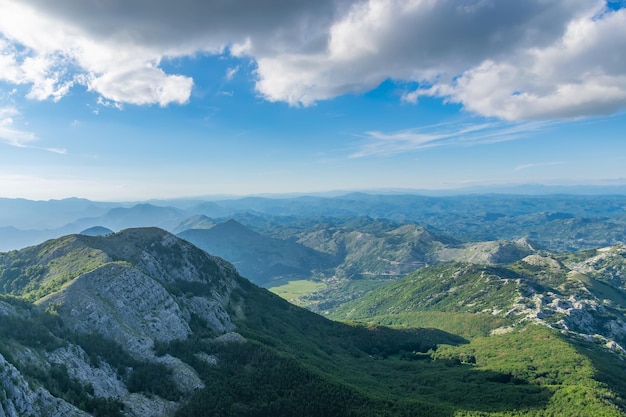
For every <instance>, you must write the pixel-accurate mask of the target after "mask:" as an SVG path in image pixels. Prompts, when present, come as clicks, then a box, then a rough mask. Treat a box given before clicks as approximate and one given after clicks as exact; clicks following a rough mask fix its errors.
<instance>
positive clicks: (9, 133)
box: [0, 107, 37, 148]
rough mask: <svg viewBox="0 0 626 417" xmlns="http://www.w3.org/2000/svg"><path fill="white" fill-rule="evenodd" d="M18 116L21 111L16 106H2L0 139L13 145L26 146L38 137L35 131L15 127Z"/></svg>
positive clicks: (0, 110)
mask: <svg viewBox="0 0 626 417" xmlns="http://www.w3.org/2000/svg"><path fill="white" fill-rule="evenodd" d="M16 116H19V112H18V111H17V110H16V109H15V108H13V107H4V108H0V140H1V141H3V142H5V143H6V144H8V145H11V146H16V147H18V148H26V147H28V146H29V144H30V143H31V142H33V141H35V140H37V137H36V136H35V134H34V133H33V132H28V131H25V130H22V129H19V128H16V127H14V118H15V117H16Z"/></svg>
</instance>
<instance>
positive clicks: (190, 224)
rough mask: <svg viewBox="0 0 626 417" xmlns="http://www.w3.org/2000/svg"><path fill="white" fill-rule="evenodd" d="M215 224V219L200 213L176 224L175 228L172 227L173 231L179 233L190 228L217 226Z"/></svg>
mask: <svg viewBox="0 0 626 417" xmlns="http://www.w3.org/2000/svg"><path fill="white" fill-rule="evenodd" d="M215 224H216V223H215V221H213V219H211V218H209V217H207V216H205V215H204V214H198V215H195V216H191V217H189V218H188V219H185V220H183V221H181V222H180V223H178V224H177V225H176V226H174V228H172V230H171V232H172V233H174V234H177V233H181V232H184V231H185V230H189V229H210V228H212V227H213V226H215Z"/></svg>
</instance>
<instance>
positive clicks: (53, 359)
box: [0, 229, 541, 416]
mask: <svg viewBox="0 0 626 417" xmlns="http://www.w3.org/2000/svg"><path fill="white" fill-rule="evenodd" d="M0 271H1V273H0V282H1V284H2V288H3V291H2V292H3V293H4V294H7V295H2V296H0V316H2V319H1V320H0V336H1V338H0V388H1V389H0V410H2V411H3V412H4V413H5V414H7V413H8V415H31V414H32V415H47V416H83V415H98V416H103V415H112V416H113V415H115V416H122V415H129V416H161V415H163V416H164V415H172V414H173V413H177V414H176V415H181V416H182V415H185V416H189V415H242V412H243V411H242V410H243V409H248V410H252V411H250V412H254V415H268V414H271V415H278V416H280V415H284V416H287V415H294V414H297V415H303V416H307V415H311V416H312V415H319V414H320V413H321V414H330V415H345V414H354V415H363V416H366V415H372V414H371V413H374V414H375V415H390V414H389V413H395V412H394V411H393V410H398V411H400V412H402V413H409V412H411V410H413V411H415V410H430V411H433V412H435V413H436V414H435V415H445V414H446V413H447V410H449V409H450V406H448V405H446V404H443V403H442V404H432V403H431V402H430V401H427V400H425V399H419V398H416V399H409V398H404V396H403V395H402V394H401V391H400V387H399V386H398V384H397V382H396V383H393V384H391V386H394V387H395V388H394V389H395V390H397V392H393V393H392V392H390V395H391V397H392V399H391V400H382V399H381V398H379V396H378V394H377V391H378V390H386V389H387V388H385V385H383V384H381V383H379V382H377V380H376V379H375V378H374V377H373V375H371V373H372V372H379V371H382V370H387V371H391V370H392V369H393V366H394V365H393V364H391V363H389V364H387V363H382V362H381V363H377V364H375V366H374V369H372V368H371V367H370V366H369V365H371V358H370V355H371V354H372V353H373V352H384V353H386V354H394V353H396V354H397V353H398V352H399V350H400V349H405V350H410V351H413V350H415V351H423V352H425V351H426V350H428V349H433V348H436V346H437V344H439V343H452V344H456V343H460V342H463V339H461V338H459V337H456V336H453V335H449V334H446V333H445V332H440V331H435V330H414V331H395V330H391V329H385V328H372V329H367V328H363V327H353V326H346V325H341V324H338V323H333V322H330V321H328V320H326V319H323V318H321V317H319V316H316V315H314V314H313V313H310V312H308V311H306V310H301V309H298V308H296V307H293V306H291V305H290V304H288V303H287V302H285V301H283V300H282V299H280V298H278V297H276V296H274V295H272V294H270V293H268V292H266V291H265V290H262V289H260V288H258V287H256V286H254V285H252V284H251V283H249V281H247V280H245V279H243V278H241V277H239V276H238V275H237V273H236V272H235V270H234V269H233V268H232V266H231V265H230V264H228V263H226V262H224V261H223V260H221V259H219V258H215V257H212V256H210V255H208V254H206V252H203V251H201V250H199V249H198V248H196V247H195V246H193V245H191V244H189V243H188V242H185V241H184V240H181V239H178V238H176V237H175V236H173V235H171V234H169V233H167V232H164V231H162V230H160V229H129V230H124V231H122V232H120V233H116V234H113V235H109V236H95V237H94V236H84V235H71V236H66V237H63V238H60V239H56V240H51V241H48V242H45V243H44V244H41V245H38V246H35V247H30V248H27V249H24V250H21V251H14V252H10V253H6V254H1V255H0ZM26 300H32V301H34V303H31V302H28V301H26ZM442 366H443V365H442ZM406 376H407V378H408V373H407V374H406ZM385 379H386V380H388V382H390V381H391V380H390V379H388V378H385ZM360 381H362V382H364V384H365V385H364V386H363V387H360V388H359V389H356V388H355V384H360ZM539 400H541V398H539ZM534 401H537V399H535V400H534ZM241 407H243V409H242V408H241ZM442 413H443V414H442Z"/></svg>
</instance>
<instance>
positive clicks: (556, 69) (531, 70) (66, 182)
mask: <svg viewBox="0 0 626 417" xmlns="http://www.w3.org/2000/svg"><path fill="white" fill-rule="evenodd" d="M52 3H54V4H52ZM625 110H626V9H624V2H623V1H611V2H605V1H592V0H561V1H557V2H545V1H542V0H527V1H524V2H510V1H506V0H456V1H452V0H438V1H434V0H419V1H418V0H415V1H411V0H358V1H352V2H349V1H333V0H324V1H322V0H320V1H317V2H310V1H304V0H289V1H287V0H262V1H261V0H259V1H254V2H253V1H250V0H248V1H243V0H233V1H231V2H221V1H220V2H217V1H200V0H180V1H177V2H171V1H165V0H152V1H147V0H132V1H128V0H124V1H122V0H109V1H107V2H100V1H96V0H81V1H79V0H57V1H55V2H49V1H45V0H0V197H22V198H29V199H50V198H65V197H71V196H78V197H86V198H90V199H95V200H118V201H119V200H125V201H137V200H144V199H150V198H172V197H195V196H209V195H216V194H220V195H223V194H229V195H246V194H261V193H292V192H297V193H306V192H321V191H330V190H358V189H365V190H372V189H388V188H410V189H450V188H459V187H466V186H474V185H490V184H497V185H502V184H520V183H541V184H555V185H556V184H558V185H573V184H603V185H604V184H624V183H626V111H625Z"/></svg>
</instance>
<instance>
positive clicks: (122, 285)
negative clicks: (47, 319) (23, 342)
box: [44, 263, 191, 357]
mask: <svg viewBox="0 0 626 417" xmlns="http://www.w3.org/2000/svg"><path fill="white" fill-rule="evenodd" d="M44 304H45V305H50V304H57V305H59V314H61V316H62V317H63V319H64V321H65V322H66V324H67V325H68V326H69V327H70V328H72V329H73V330H76V331H78V332H81V333H98V334H101V335H102V336H104V337H107V338H110V339H113V340H115V341H116V342H118V343H119V344H121V345H122V346H124V347H125V348H126V349H127V350H128V351H129V352H131V353H133V354H135V355H136V356H137V357H146V356H152V355H151V353H150V351H151V349H152V347H153V345H154V342H155V341H164V342H168V341H171V340H174V339H186V338H187V336H188V335H189V334H190V333H191V329H190V328H189V325H188V324H187V322H186V321H185V317H184V315H183V312H182V311H181V309H180V307H179V306H178V304H177V303H176V301H175V300H174V298H173V297H172V296H171V295H170V294H169V293H168V292H167V291H166V290H165V288H164V287H163V286H162V285H161V284H159V283H158V282H157V281H155V280H154V279H152V278H150V277H149V276H147V275H146V274H144V273H143V272H141V271H140V270H138V269H136V268H134V267H131V266H128V265H125V264H118V263H110V264H106V265H103V266H101V267H99V268H97V269H95V270H94V271H91V272H89V273H87V274H84V275H82V276H80V277H79V278H77V279H76V280H75V281H74V282H73V283H72V285H70V286H68V287H66V288H65V289H63V290H61V291H60V292H58V293H56V294H53V295H52V296H50V297H49V298H48V299H47V300H46V301H45V303H44Z"/></svg>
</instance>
